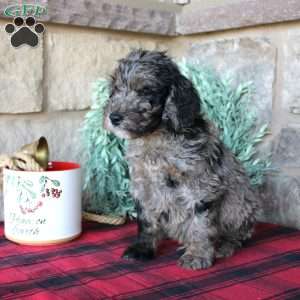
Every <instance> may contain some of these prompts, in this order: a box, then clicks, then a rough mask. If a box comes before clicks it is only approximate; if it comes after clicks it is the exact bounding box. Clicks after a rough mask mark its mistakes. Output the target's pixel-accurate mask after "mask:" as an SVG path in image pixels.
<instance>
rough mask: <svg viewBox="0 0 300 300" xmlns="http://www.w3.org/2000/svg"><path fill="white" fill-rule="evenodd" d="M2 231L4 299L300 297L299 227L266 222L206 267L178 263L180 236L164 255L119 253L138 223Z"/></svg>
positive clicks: (1, 284) (0, 253) (1, 285)
mask: <svg viewBox="0 0 300 300" xmlns="http://www.w3.org/2000/svg"><path fill="white" fill-rule="evenodd" d="M0 230H1V232H0V233H1V239H0V299H1V300H2V299H36V300H44V299H49V300H55V299H67V300H76V299H80V300H84V299H88V300H91V299H143V300H146V299H149V300H159V299H215V300H217V299H218V300H221V299H222V300H224V299H228V300H229V299H230V300H235V299H237V300H244V299H251V300H253V299H280V300H281V299H300V232H299V231H297V230H294V229H289V228H285V227H280V226H273V225H259V226H258V228H257V233H256V235H255V237H254V238H253V239H252V240H251V241H249V242H248V243H247V245H246V247H245V248H243V249H241V250H240V251H238V252H237V253H236V254H235V255H234V256H233V257H231V258H227V259H220V260H218V261H217V262H216V264H215V265H214V267H212V268H210V269H207V270H200V271H189V270H184V269H181V268H179V267H178V266H177V265H176V260H177V259H178V257H179V256H180V254H181V253H180V252H179V251H177V250H176V249H177V246H178V245H176V244H175V243H174V242H171V241H168V242H165V243H164V244H163V245H162V246H161V247H160V251H159V255H158V257H157V259H155V260H153V261H151V262H147V263H140V262H139V263H137V262H131V261H126V260H122V259H120V255H121V253H122V252H123V250H124V249H125V247H126V246H127V245H128V244H129V243H130V242H131V241H132V240H133V239H134V236H135V233H136V225H135V224H128V225H125V226H122V227H117V228H114V227H108V226H103V225H99V224H96V223H89V224H85V230H84V233H83V235H82V236H81V237H80V238H79V239H77V240H75V241H73V242H70V243H68V244H63V245H60V246H49V247H29V246H19V245H16V244H13V243H11V242H9V241H7V240H6V239H5V238H4V237H3V226H1V229H0Z"/></svg>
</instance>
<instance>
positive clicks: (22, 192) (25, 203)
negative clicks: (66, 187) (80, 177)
mask: <svg viewBox="0 0 300 300" xmlns="http://www.w3.org/2000/svg"><path fill="white" fill-rule="evenodd" d="M6 183H7V185H8V186H9V188H10V189H13V190H15V192H16V199H17V202H18V206H19V208H20V211H21V213H22V214H28V213H34V212H35V211H36V210H38V209H39V208H40V207H42V206H43V204H44V201H45V199H51V198H52V199H59V198H60V196H61V193H62V190H61V189H59V187H60V186H61V184H60V181H58V180H56V179H51V178H49V177H47V176H41V178H40V179H39V185H40V186H39V193H36V190H35V187H34V183H33V182H32V181H31V180H28V179H23V178H22V177H21V176H8V177H7V179H6ZM5 192H6V193H7V192H8V191H7V190H6V191H5Z"/></svg>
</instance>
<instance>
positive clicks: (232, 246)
mask: <svg viewBox="0 0 300 300" xmlns="http://www.w3.org/2000/svg"><path fill="white" fill-rule="evenodd" d="M241 247H242V242H241V241H239V240H234V239H230V238H226V237H224V238H220V240H219V241H218V246H217V249H216V258H223V257H230V256H232V255H233V254H234V252H235V251H236V250H237V249H239V248H241Z"/></svg>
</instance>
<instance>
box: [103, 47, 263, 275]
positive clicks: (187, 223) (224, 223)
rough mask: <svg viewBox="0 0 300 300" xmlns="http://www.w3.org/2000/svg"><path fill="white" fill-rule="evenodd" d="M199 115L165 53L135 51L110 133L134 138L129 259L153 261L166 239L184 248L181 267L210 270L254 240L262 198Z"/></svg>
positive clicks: (122, 69)
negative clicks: (134, 226)
mask: <svg viewBox="0 0 300 300" xmlns="http://www.w3.org/2000/svg"><path fill="white" fill-rule="evenodd" d="M199 111H200V101H199V96H198V94H197V92H196V90H195V89H194V87H193V85H192V83H191V82H190V81H189V80H188V79H186V78H185V77H184V76H183V75H182V74H181V73H180V71H179V70H178V68H177V66H176V64H175V63H173V62H172V60H171V59H170V58H169V57H168V56H167V55H166V54H165V53H162V52H156V51H143V50H134V51H133V52H131V53H130V54H129V55H128V56H127V57H126V58H125V59H122V60H121V61H120V62H119V66H118V67H117V69H116V71H115V73H114V75H113V76H112V81H111V95H110V99H109V101H108V104H107V106H106V108H105V118H104V126H105V127H106V128H107V129H108V130H110V131H112V132H113V133H115V134H116V135H117V136H119V137H121V138H126V139H128V149H127V159H128V162H129V169H130V176H131V192H132V195H133V197H134V199H135V200H136V202H137V211H138V238H137V241H136V242H135V243H134V244H133V245H131V246H130V247H129V248H128V249H127V250H126V251H125V253H124V255H123V256H124V257H125V258H129V259H130V258H133V259H141V260H144V259H150V258H153V257H154V255H155V251H156V249H157V246H158V243H159V241H160V240H161V239H163V238H166V237H168V238H172V239H175V240H177V241H179V242H180V243H181V244H183V247H184V248H185V252H184V254H183V255H182V257H181V258H180V259H179V264H180V265H181V266H183V267H186V268H191V269H200V268H208V267H210V266H211V265H212V264H213V262H214V259H215V258H216V257H226V256H231V255H232V254H233V253H234V251H235V250H236V249H237V248H239V247H240V246H241V245H242V242H243V241H244V240H246V239H248V238H250V237H251V235H252V232H253V227H254V224H255V221H256V216H257V213H258V211H259V207H260V201H259V196H258V195H257V193H256V192H255V191H254V190H253V189H252V187H251V186H250V182H249V178H248V177H247V176H246V174H245V170H244V169H243V167H242V166H241V164H240V162H239V161H237V159H236V158H235V157H234V155H233V154H232V153H231V152H230V151H229V150H228V149H227V148H226V147H225V146H224V145H223V143H222V142H221V141H220V140H219V138H218V137H217V136H216V135H215V133H214V130H213V129H212V128H213V127H212V126H211V125H210V124H209V122H208V121H207V120H205V118H204V117H203V116H202V114H201V113H199Z"/></svg>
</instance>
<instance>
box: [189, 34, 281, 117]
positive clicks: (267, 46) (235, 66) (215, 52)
mask: <svg viewBox="0 0 300 300" xmlns="http://www.w3.org/2000/svg"><path fill="white" fill-rule="evenodd" d="M185 56H186V58H187V59H189V60H191V61H197V62H198V63H199V64H200V65H201V66H203V67H204V68H210V69H212V70H214V71H216V73H217V74H218V75H219V76H220V77H229V78H232V79H233V82H232V84H233V86H236V85H238V84H239V83H245V82H252V83H253V86H254V93H253V107H256V108H257V111H258V117H259V122H260V123H270V121H271V119H272V100H273V85H274V78H275V66H276V48H275V47H274V46H273V45H272V44H271V43H270V41H269V40H267V39H263V38H250V37H249V38H237V39H226V40H217V41H213V42H209V43H202V42H195V41H191V42H190V45H189V48H188V50H187V52H186V54H185Z"/></svg>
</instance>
